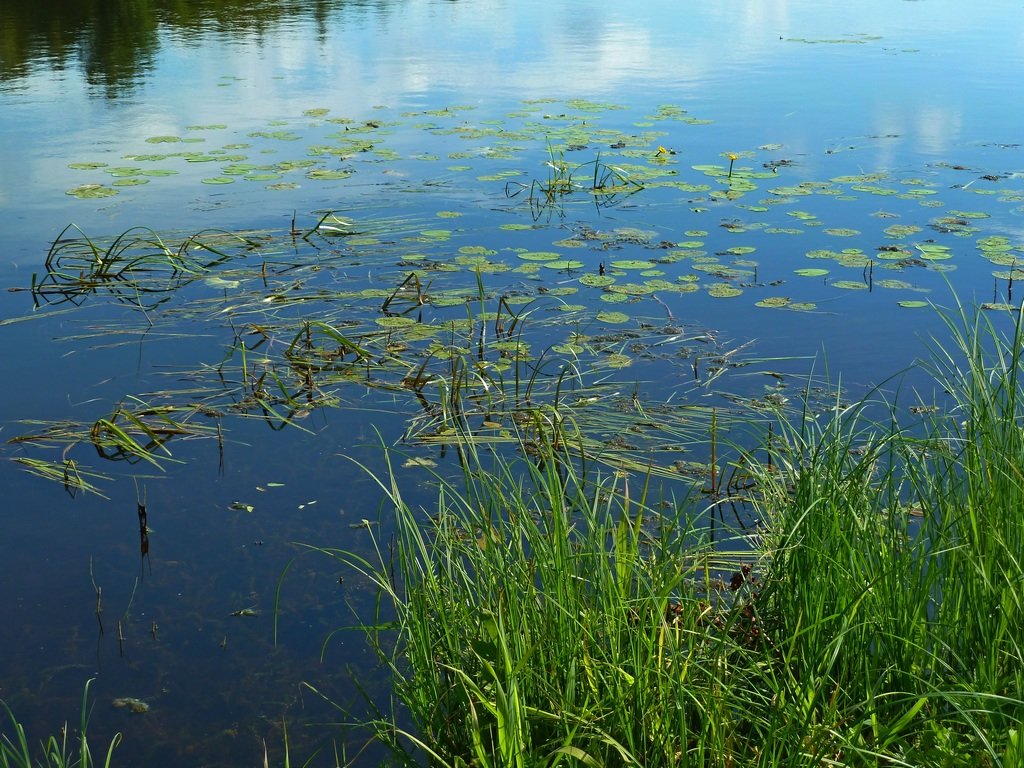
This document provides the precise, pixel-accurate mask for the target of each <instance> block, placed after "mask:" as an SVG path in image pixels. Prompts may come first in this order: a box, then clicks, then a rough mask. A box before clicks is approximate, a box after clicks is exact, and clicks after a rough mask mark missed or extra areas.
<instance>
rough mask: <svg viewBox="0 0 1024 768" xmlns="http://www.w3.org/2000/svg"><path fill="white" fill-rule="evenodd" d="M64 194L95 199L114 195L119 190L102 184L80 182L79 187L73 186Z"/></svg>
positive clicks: (84, 198)
mask: <svg viewBox="0 0 1024 768" xmlns="http://www.w3.org/2000/svg"><path fill="white" fill-rule="evenodd" d="M64 194H67V195H71V196H72V197H77V198H79V199H81V200H94V199H98V198H101V197H112V196H114V195H116V194H117V190H116V189H111V188H110V187H105V186H103V185H102V184H80V185H78V186H77V187H72V188H71V189H69V190H68V191H67V192H65V193H64Z"/></svg>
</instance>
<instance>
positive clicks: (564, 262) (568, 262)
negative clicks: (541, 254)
mask: <svg viewBox="0 0 1024 768" xmlns="http://www.w3.org/2000/svg"><path fill="white" fill-rule="evenodd" d="M541 266H542V267H546V268H548V269H579V268H580V267H582V266H583V262H582V261H575V260H573V259H556V260H555V261H545V262H544V263H543V264H541Z"/></svg>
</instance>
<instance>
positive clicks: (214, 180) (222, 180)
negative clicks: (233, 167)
mask: <svg viewBox="0 0 1024 768" xmlns="http://www.w3.org/2000/svg"><path fill="white" fill-rule="evenodd" d="M202 182H203V184H234V183H235V180H234V179H232V178H231V177H230V176H211V177H210V178H208V179H203V180H202Z"/></svg>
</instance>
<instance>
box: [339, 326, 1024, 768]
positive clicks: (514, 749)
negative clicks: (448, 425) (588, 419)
mask: <svg viewBox="0 0 1024 768" xmlns="http://www.w3.org/2000/svg"><path fill="white" fill-rule="evenodd" d="M1005 319H1006V318H1005V317H1004V316H998V317H995V319H993V316H992V315H988V316H984V317H982V316H980V315H979V316H978V317H973V316H971V315H969V314H968V313H967V312H965V311H964V310H963V309H961V310H960V312H959V314H957V315H955V316H952V317H950V318H949V327H950V330H951V331H952V338H953V339H954V341H953V342H952V343H951V344H949V345H947V346H946V347H938V346H937V347H936V348H935V350H934V354H933V356H932V358H931V362H930V363H929V364H928V370H929V371H930V373H931V375H932V376H933V377H934V381H935V384H936V387H937V388H938V389H939V390H940V391H944V392H946V393H948V396H949V402H948V403H945V404H944V406H943V407H939V408H936V407H934V406H932V405H930V404H921V405H917V406H915V407H913V408H912V409H911V413H912V414H918V415H920V416H921V419H922V420H921V422H920V423H919V424H914V425H911V426H910V427H908V426H907V425H906V424H904V423H903V422H905V421H906V419H904V418H899V419H897V412H896V409H895V407H893V406H888V405H886V404H884V403H879V402H876V401H873V400H865V401H863V402H862V403H860V404H858V405H854V406H844V405H843V404H842V403H841V401H840V400H839V399H838V398H837V399H836V401H835V403H834V406H835V407H834V409H832V411H831V415H830V416H828V417H827V418H826V417H821V416H819V417H815V415H814V413H813V410H812V408H811V407H810V406H809V405H806V404H805V407H804V409H803V411H802V412H799V413H798V414H797V415H796V416H791V415H785V414H782V413H781V412H778V413H776V416H778V418H777V419H773V420H772V426H771V428H770V429H767V430H766V434H765V439H763V440H762V441H761V442H762V444H761V445H760V446H759V447H758V449H757V450H756V451H754V452H745V451H742V450H741V451H739V452H738V454H737V455H738V457H739V458H737V459H736V460H735V461H733V462H732V464H733V469H734V471H733V475H732V479H731V480H730V482H729V483H727V484H726V483H723V482H722V480H721V477H719V478H718V479H717V480H716V475H715V473H714V471H712V474H711V478H710V482H709V484H708V485H707V486H705V488H704V492H703V493H702V492H700V491H696V490H691V491H689V492H688V493H687V495H686V496H685V497H683V498H674V497H672V496H670V495H668V494H667V493H666V492H664V491H660V490H657V489H658V488H660V487H662V486H660V485H659V484H658V482H659V481H658V480H657V479H656V478H654V477H652V476H651V475H649V474H648V475H645V474H644V473H643V472H642V471H633V472H631V473H627V472H621V471H620V472H612V473H609V472H607V471H604V470H602V469H600V468H599V467H598V466H597V465H596V464H592V463H588V462H587V461H585V460H583V461H581V460H580V456H581V455H583V456H585V455H586V453H585V452H583V451H579V450H573V442H574V440H575V439H576V438H575V437H574V433H573V431H572V430H571V429H568V428H567V425H566V422H565V420H559V418H558V414H557V411H556V410H547V411H541V410H538V411H537V412H536V413H535V416H534V418H535V421H534V423H533V424H532V430H531V432H530V433H529V437H528V438H527V437H525V436H524V438H523V440H522V441H521V443H520V446H519V447H520V448H521V449H522V450H521V451H520V453H519V454H518V455H516V456H512V457H509V456H503V455H501V454H498V453H493V452H489V451H485V450H484V448H483V447H482V446H480V445H479V443H478V442H476V441H474V440H473V439H471V438H470V437H469V436H466V437H465V438H464V439H462V440H460V441H459V442H458V450H459V452H460V457H461V459H462V461H461V466H462V467H463V474H462V476H461V477H460V478H458V480H456V481H454V482H452V481H448V480H446V479H444V478H442V477H440V476H438V477H437V482H436V485H437V489H438V491H437V503H436V506H434V505H432V506H431V508H430V509H428V510H425V511H419V510H417V509H414V508H413V507H412V506H410V505H409V504H408V503H407V502H406V501H405V500H404V499H403V495H402V492H401V490H400V489H399V482H398V477H397V475H398V471H397V470H394V471H392V473H391V476H390V477H385V478H380V485H381V488H382V489H383V491H384V493H385V494H386V496H387V498H388V500H389V504H388V507H389V508H388V509H387V510H386V513H385V514H386V515H389V516H390V515H391V513H392V510H391V509H390V507H391V506H393V510H394V514H395V515H396V516H397V520H398V533H397V537H396V540H395V541H394V542H392V543H391V545H390V546H389V544H388V542H386V541H375V544H376V548H375V551H376V553H377V555H376V559H374V560H372V561H371V560H368V559H366V558H364V557H362V556H360V555H358V554H355V553H353V552H350V551H344V550H337V549H325V550H322V551H324V552H326V553H328V554H330V555H331V556H333V557H336V558H338V559H339V560H341V561H343V562H344V563H345V564H347V565H348V566H350V567H351V568H354V569H355V570H357V571H358V572H360V573H361V574H362V575H363V576H364V577H365V578H367V579H369V580H370V581H371V582H372V583H373V584H374V585H375V586H376V588H377V590H378V593H379V601H378V609H377V613H378V617H377V621H376V623H375V624H374V625H373V626H371V627H370V628H369V629H367V628H366V627H365V626H361V627H360V628H359V630H360V631H366V632H367V633H368V637H369V638H370V641H371V642H372V644H373V646H374V647H375V648H376V650H377V651H378V652H379V654H380V657H381V659H382V660H383V662H384V663H385V664H387V665H388V666H389V667H390V669H391V670H392V672H393V674H394V681H395V694H396V696H397V699H398V700H399V701H400V705H398V706H396V708H395V711H394V712H392V713H381V715H380V717H379V719H378V720H376V722H374V723H373V724H372V727H373V729H374V732H375V735H376V737H377V738H379V739H380V740H381V741H383V742H384V743H386V744H387V745H389V746H390V747H391V748H393V750H394V754H395V757H396V759H399V760H400V761H402V762H404V763H407V764H422V761H423V760H424V759H426V760H427V761H428V762H430V763H431V764H437V765H446V766H458V765H465V766H469V765H474V766H533V765H546V766H548V765H550V766H554V765H587V766H609V765H623V766H630V765H634V766H659V765H664V766H669V765H671V766H694V765H699V766H723V767H724V766H738V765H778V766H827V765H849V766H862V765H863V766H869V765H870V766H883V765H884V766H978V765H986V766H1019V765H1021V764H1024V743H1022V737H1021V733H1022V731H1021V720H1022V716H1024V653H1022V648H1021V645H1020V642H1021V638H1024V605H1022V602H1024V597H1022V595H1024V590H1022V586H1024V563H1022V561H1021V553H1022V552H1024V517H1022V516H1021V514H1020V510H1021V509H1022V508H1024V470H1022V469H1021V468H1022V467H1024V427H1022V425H1024V391H1022V387H1021V384H1022V382H1021V380H1020V378H1019V377H1020V376H1021V373H1022V371H1021V367H1022V363H1024V360H1022V354H1024V352H1022V350H1024V327H1022V317H1021V315H1018V316H1017V318H1016V323H1015V324H1013V328H1012V331H1011V332H1010V333H1008V334H1004V333H1003V332H1002V331H1001V330H1000V323H1002V321H1004V320H1005ZM880 409H881V411H882V412H884V414H885V417H884V418H882V419H879V418H878V417H877V416H876V415H875V414H877V413H878V412H879V411H880ZM734 434H735V433H734ZM711 435H712V444H713V448H712V450H713V451H714V442H715V439H714V438H715V432H714V423H713V422H712V432H711ZM755 456H757V457H760V459H758V458H755ZM713 464H714V456H712V465H713ZM723 486H724V488H723ZM666 487H667V486H666ZM729 489H733V492H732V494H731V496H727V495H726V492H728V490H729ZM739 489H743V490H742V491H741V490H739ZM737 503H742V504H746V505H749V507H750V508H751V509H752V510H753V512H754V515H753V516H754V518H755V519H759V520H760V524H759V526H758V528H757V530H756V531H755V530H751V529H748V530H741V529H739V528H737V530H735V531H734V532H733V534H732V535H731V536H727V535H724V534H723V531H722V530H721V528H720V527H719V529H718V530H717V531H716V528H715V526H714V525H710V526H709V525H707V524H706V523H704V524H702V523H700V522H698V521H707V520H724V519H726V518H727V515H724V514H720V513H721V512H723V511H724V510H725V509H726V508H727V505H728V504H737ZM392 616H393V620H392V619H391V617H392Z"/></svg>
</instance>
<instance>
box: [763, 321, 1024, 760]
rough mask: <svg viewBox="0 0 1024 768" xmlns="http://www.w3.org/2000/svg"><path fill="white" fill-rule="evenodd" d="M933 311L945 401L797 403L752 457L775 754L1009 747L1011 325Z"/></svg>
mask: <svg viewBox="0 0 1024 768" xmlns="http://www.w3.org/2000/svg"><path fill="white" fill-rule="evenodd" d="M946 319H947V325H948V329H949V331H950V332H951V333H950V338H951V339H952V341H951V342H947V343H945V345H944V346H940V345H935V347H934V349H933V350H932V353H933V354H932V355H931V357H930V360H929V362H927V363H925V367H926V369H927V370H928V371H929V373H930V374H931V375H932V377H933V379H934V382H935V385H936V386H937V388H939V389H941V390H942V392H943V393H944V395H948V399H949V405H948V407H945V408H942V409H940V410H939V411H937V412H936V414H935V415H933V416H930V417H928V418H927V420H926V421H925V422H924V423H923V424H920V425H901V424H900V423H899V422H898V421H897V418H896V411H895V410H894V409H893V410H891V411H890V414H891V416H890V418H889V419H888V420H886V421H883V422H879V421H877V420H874V419H872V418H868V416H867V413H868V411H869V409H870V407H871V406H870V404H868V403H862V404H861V405H860V406H857V407H853V408H849V409H846V410H845V411H842V410H839V409H837V410H838V411H839V412H838V414H837V415H836V416H835V417H834V418H831V419H829V420H828V421H827V422H826V423H824V424H823V425H819V424H818V423H817V422H816V421H815V420H814V419H812V418H811V417H810V416H808V415H807V414H804V416H803V418H800V419H797V420H795V421H793V422H792V423H790V425H789V426H788V429H787V430H784V438H783V439H782V440H779V441H777V442H776V443H775V446H774V448H773V450H772V462H770V463H769V464H768V465H766V466H765V467H762V468H761V472H760V481H761V482H760V487H759V494H758V497H757V500H756V502H757V504H758V505H759V506H761V508H762V511H763V514H764V515H765V516H766V518H767V519H768V520H770V523H769V532H770V533H769V535H768V536H767V537H766V539H767V544H766V552H765V555H766V557H767V559H768V560H769V561H770V562H771V566H770V569H769V573H768V577H767V580H766V584H767V586H766V588H765V589H764V591H763V592H762V595H761V598H762V600H761V605H760V608H761V611H762V616H763V619H764V621H765V626H766V635H767V636H768V637H769V638H770V639H771V642H772V648H773V653H774V659H773V663H771V664H769V665H767V666H766V667H765V669H766V670H770V673H769V674H768V675H767V676H766V678H765V684H766V685H769V686H771V687H772V689H773V694H772V698H773V708H772V710H773V714H772V721H773V727H772V734H773V739H772V748H773V749H774V750H775V752H776V755H777V757H778V758H779V760H780V764H794V763H793V762H791V761H793V760H797V759H799V760H809V761H810V764H814V765H817V764H839V765H914V766H917V765H922V766H932V765H936V766H940V765H941V766H954V765H956V766H959V765H963V766H968V765H970V766H977V765H1005V766H1013V767H1014V768H1016V766H1021V765H1024V752H1022V751H1021V747H1022V744H1021V737H1020V723H1021V720H1022V718H1024V701H1022V695H1024V694H1022V692H1024V654H1022V649H1021V643H1022V642H1024V613H1022V611H1021V602H1022V599H1024V598H1022V595H1024V563H1022V557H1024V398H1022V392H1021V383H1022V381H1021V379H1020V373H1021V365H1022V359H1021V355H1022V353H1024V333H1022V325H1021V318H1020V316H1018V317H1017V319H1016V323H1015V324H1013V325H1012V329H1011V330H1010V331H1009V332H1006V333H1004V332H1002V331H1000V330H999V328H998V326H997V324H996V323H994V322H993V321H991V320H989V319H988V318H987V317H985V316H981V315H978V316H976V317H972V316H969V315H968V313H966V312H965V311H964V310H963V309H962V308H961V309H960V311H959V313H958V314H957V315H953V316H947V318H946ZM923 410H925V411H930V409H923ZM766 661H767V659H766Z"/></svg>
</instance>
